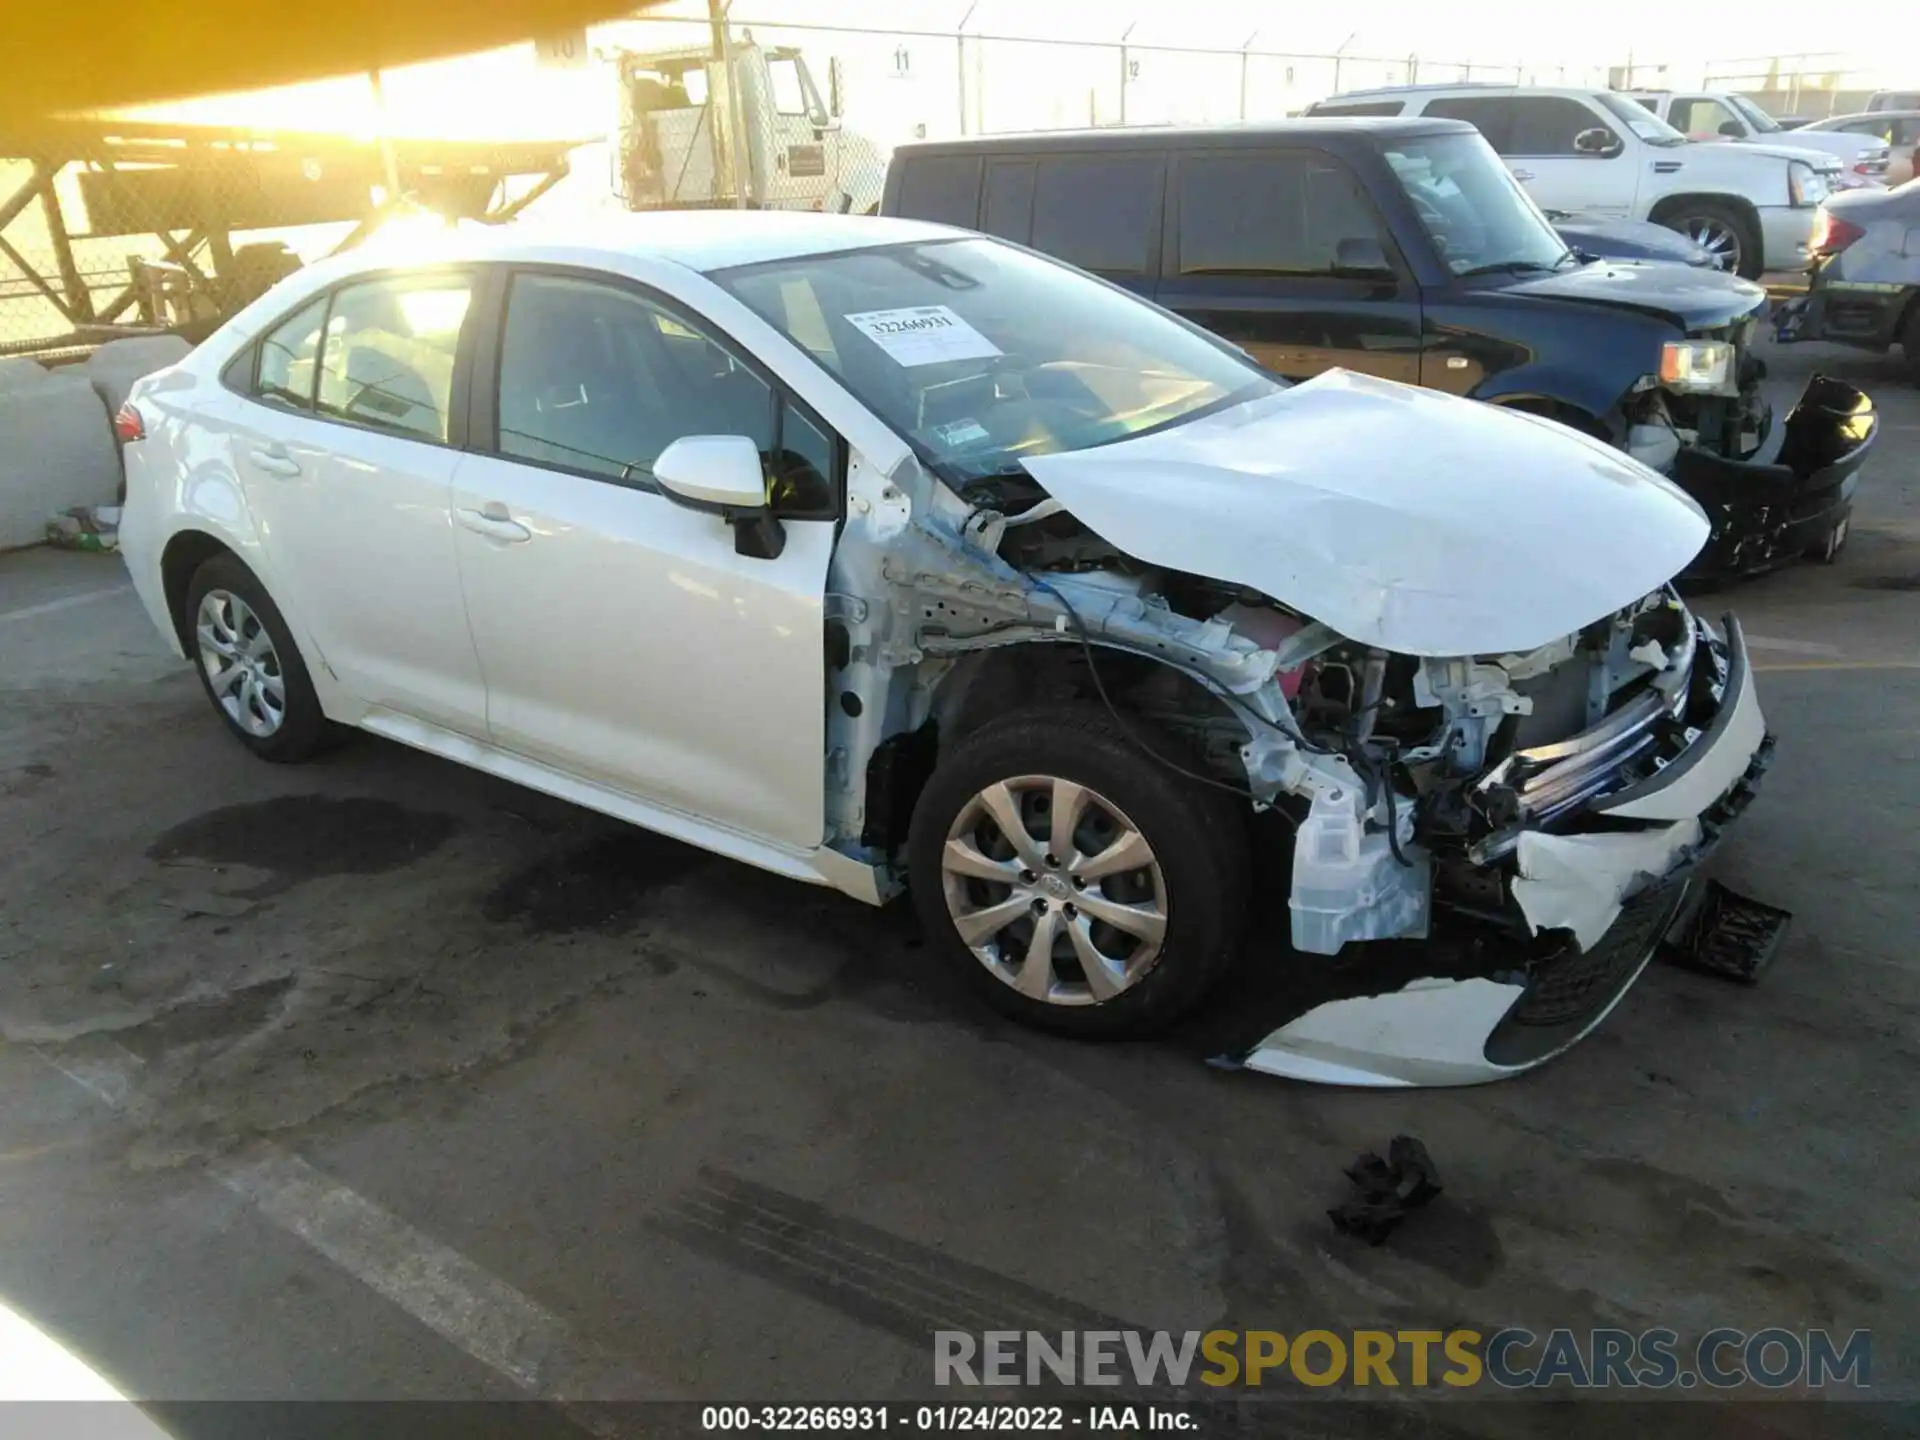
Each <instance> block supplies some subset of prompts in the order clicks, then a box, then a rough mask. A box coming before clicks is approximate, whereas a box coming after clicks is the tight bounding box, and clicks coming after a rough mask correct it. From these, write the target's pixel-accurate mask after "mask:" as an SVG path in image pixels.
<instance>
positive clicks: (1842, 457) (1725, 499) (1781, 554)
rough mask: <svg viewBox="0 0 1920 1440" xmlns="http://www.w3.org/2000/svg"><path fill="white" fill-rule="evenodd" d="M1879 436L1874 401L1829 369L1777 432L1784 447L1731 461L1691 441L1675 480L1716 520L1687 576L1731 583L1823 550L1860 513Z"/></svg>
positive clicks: (1810, 386)
mask: <svg viewBox="0 0 1920 1440" xmlns="http://www.w3.org/2000/svg"><path fill="white" fill-rule="evenodd" d="M1879 435H1880V417H1879V416H1878V415H1877V414H1875V412H1874V408H1873V402H1872V401H1871V400H1869V399H1868V398H1867V397H1866V395H1865V394H1863V393H1862V392H1861V391H1859V390H1856V389H1855V388H1854V387H1853V386H1851V385H1847V384H1843V383H1842V382H1840V381H1838V380H1834V379H1831V378H1829V377H1828V376H1825V375H1816V376H1814V377H1813V379H1812V380H1810V381H1809V382H1808V383H1807V388H1806V390H1805V392H1804V393H1803V394H1802V395H1801V396H1800V401H1799V403H1798V404H1797V405H1795V406H1794V407H1793V411H1792V413H1791V414H1789V415H1788V416H1787V419H1786V423H1785V424H1784V425H1782V426H1781V427H1780V430H1779V437H1778V438H1779V449H1778V450H1777V452H1775V453H1774V454H1772V455H1771V456H1770V457H1769V456H1768V454H1767V450H1768V447H1764V446H1763V447H1762V449H1761V450H1760V451H1759V452H1758V454H1757V455H1756V457H1755V458H1753V459H1748V460H1732V459H1729V458H1727V457H1726V456H1724V455H1714V454H1710V453H1709V452H1707V451H1705V450H1702V449H1700V448H1698V447H1697V446H1689V447H1687V448H1685V449H1683V450H1681V452H1680V455H1679V458H1678V459H1677V460H1676V461H1675V462H1674V468H1673V480H1674V483H1675V484H1677V485H1679V486H1680V488H1681V489H1683V490H1685V491H1686V492H1687V494H1689V495H1691V496H1692V497H1693V498H1694V499H1695V500H1696V501H1698V502H1699V503H1700V506H1701V508H1702V509H1704V510H1705V511H1706V512H1707V518H1708V519H1709V520H1711V521H1712V522H1713V533H1712V535H1711V536H1710V537H1709V538H1708V540H1707V545H1706V548H1705V549H1704V550H1702V551H1701V552H1700V554H1699V555H1698V556H1696V557H1695V559H1694V561H1693V563H1692V564H1691V565H1689V566H1688V567H1687V569H1686V572H1685V577H1684V578H1687V579H1693V580H1727V579H1733V578H1735V577H1738V576H1741V575H1751V574H1755V573H1757V572H1759V571H1762V570H1766V569H1770V568H1771V567H1773V566H1775V565H1778V564H1781V563H1782V562H1784V561H1788V560H1792V559H1795V558H1797V557H1798V556H1801V555H1805V554H1808V553H1809V552H1817V551H1820V550H1822V549H1823V547H1825V545H1826V542H1827V541H1828V540H1829V538H1830V537H1832V536H1834V535H1835V534H1836V533H1838V532H1840V531H1841V527H1842V526H1844V525H1845V524H1846V523H1847V519H1848V516H1849V514H1850V513H1851V511H1852V509H1853V492H1854V488H1855V485H1856V484H1857V482H1858V480H1859V475H1860V467H1861V466H1862V465H1863V464H1864V463H1865V462H1866V458H1867V456H1868V454H1870V453H1871V452H1872V450H1873V446H1874V442H1875V441H1876V440H1877V439H1878V438H1879Z"/></svg>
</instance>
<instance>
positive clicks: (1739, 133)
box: [1720, 120, 1747, 140]
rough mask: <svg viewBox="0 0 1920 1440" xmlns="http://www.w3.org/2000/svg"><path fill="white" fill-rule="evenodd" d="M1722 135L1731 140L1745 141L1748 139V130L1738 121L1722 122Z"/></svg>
mask: <svg viewBox="0 0 1920 1440" xmlns="http://www.w3.org/2000/svg"><path fill="white" fill-rule="evenodd" d="M1720 133H1721V134H1722V135H1723V136H1725V137H1726V138H1727V139H1729V140H1744V139H1746V138H1747V128H1746V126H1744V125H1742V124H1741V123H1740V122H1739V121H1738V120H1722V121H1721V122H1720Z"/></svg>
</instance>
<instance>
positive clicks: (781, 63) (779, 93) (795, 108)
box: [767, 59, 807, 115]
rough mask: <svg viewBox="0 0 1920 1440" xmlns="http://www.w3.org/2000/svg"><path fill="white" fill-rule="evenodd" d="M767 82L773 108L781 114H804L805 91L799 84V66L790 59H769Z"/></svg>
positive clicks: (805, 111) (805, 108)
mask: <svg viewBox="0 0 1920 1440" xmlns="http://www.w3.org/2000/svg"><path fill="white" fill-rule="evenodd" d="M767 82H768V85H769V86H770V87H771V88H772V90H773V108H774V109H775V110H776V111H778V112H779V113H780V114H782V115H805V114H806V113H807V92H806V90H805V88H804V87H803V86H802V85H801V84H800V67H799V66H798V65H796V64H794V62H793V61H792V60H791V59H787V60H769V61H768V62H767Z"/></svg>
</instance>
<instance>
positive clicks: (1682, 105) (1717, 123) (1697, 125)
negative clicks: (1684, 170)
mask: <svg viewBox="0 0 1920 1440" xmlns="http://www.w3.org/2000/svg"><path fill="white" fill-rule="evenodd" d="M1668 121H1669V123H1670V124H1672V126H1673V128H1674V129H1676V130H1678V131H1681V132H1682V133H1683V134H1685V135H1686V136H1687V137H1688V138H1689V139H1692V140H1718V139H1719V138H1721V137H1720V127H1721V126H1722V125H1725V124H1727V123H1728V122H1729V121H1732V122H1733V123H1735V124H1739V125H1740V133H1741V134H1742V135H1744V134H1746V133H1747V127H1746V126H1745V125H1744V124H1740V121H1739V119H1738V117H1737V116H1735V115H1734V113H1733V111H1731V110H1729V109H1728V108H1727V107H1726V106H1725V105H1724V104H1722V103H1721V102H1720V101H1718V100H1715V99H1712V98H1711V97H1709V96H1706V95H1682V96H1679V97H1677V98H1676V99H1675V100H1674V102H1673V109H1672V112H1671V113H1670V115H1669V116H1668Z"/></svg>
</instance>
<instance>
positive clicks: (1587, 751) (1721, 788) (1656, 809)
mask: <svg viewBox="0 0 1920 1440" xmlns="http://www.w3.org/2000/svg"><path fill="white" fill-rule="evenodd" d="M1726 632H1727V633H1726V638H1725V640H1724V641H1721V640H1719V639H1716V638H1715V637H1714V636H1713V635H1712V633H1711V632H1710V631H1708V630H1707V629H1706V628H1705V627H1704V626H1700V627H1698V630H1697V632H1696V634H1697V637H1698V646H1699V648H1698V655H1697V658H1696V660H1695V664H1694V669H1693V672H1692V674H1691V676H1690V677H1689V682H1688V684H1689V693H1688V694H1687V695H1685V696H1682V697H1679V698H1680V700H1682V701H1684V704H1683V705H1682V704H1673V705H1669V704H1667V703H1666V702H1665V701H1663V700H1661V701H1656V703H1655V708H1656V709H1658V710H1660V711H1663V712H1665V713H1662V714H1659V715H1650V716H1644V717H1643V716H1641V715H1639V714H1637V713H1630V714H1629V713H1628V712H1629V710H1630V707H1623V709H1622V711H1620V712H1616V713H1615V714H1614V715H1612V716H1609V717H1608V718H1607V720H1605V721H1603V722H1601V724H1599V725H1597V726H1595V727H1593V728H1592V729H1591V730H1589V731H1587V732H1585V733H1583V734H1581V735H1576V736H1574V737H1571V738H1570V739H1569V740H1567V741H1563V742H1559V743H1558V744H1556V745H1551V746H1543V747H1540V748H1539V749H1538V750H1536V751H1534V752H1523V753H1522V754H1521V755H1519V756H1516V757H1515V759H1516V761H1518V762H1520V763H1519V764H1518V765H1510V766H1506V767H1502V770H1501V771H1500V772H1496V773H1497V774H1499V776H1500V779H1501V783H1502V784H1503V785H1504V786H1506V787H1507V788H1508V789H1509V791H1510V792H1511V794H1512V796H1513V797H1514V799H1515V800H1516V802H1517V804H1518V807H1519V813H1520V815H1521V816H1522V819H1521V821H1520V822H1519V823H1518V824H1517V825H1515V826H1514V827H1511V828H1510V829H1509V831H1508V832H1507V833H1505V834H1502V835H1500V836H1497V837H1493V838H1492V840H1491V843H1489V842H1485V841H1483V842H1482V846H1481V847H1480V853H1481V856H1482V862H1481V864H1480V866H1479V868H1480V869H1481V870H1482V871H1483V872H1484V874H1485V878H1492V877H1493V876H1494V875H1495V874H1497V876H1498V879H1499V882H1500V885H1501V887H1502V888H1503V890H1504V892H1505V896H1506V900H1505V906H1504V909H1505V912H1506V913H1505V918H1506V920H1507V921H1508V922H1509V923H1510V925H1511V930H1510V932H1509V933H1508V934H1507V935H1505V936H1496V937H1492V938H1491V939H1490V938H1489V937H1485V936H1477V937H1475V940H1474V943H1473V944H1472V945H1471V946H1469V947H1466V949H1465V950H1464V951H1463V952H1462V953H1463V955H1464V958H1462V959H1455V960H1452V961H1447V962H1444V963H1445V966H1446V968H1445V973H1441V974H1433V973H1427V974H1413V975H1411V976H1409V975H1407V974H1406V973H1405V967H1404V962H1402V963H1401V964H1400V965H1399V966H1397V967H1395V966H1393V965H1392V962H1389V966H1388V967H1387V968H1388V969H1394V968H1397V969H1398V973H1397V974H1388V973H1386V970H1385V969H1374V968H1372V967H1369V966H1368V965H1366V964H1364V963H1363V964H1361V965H1358V966H1355V967H1353V968H1352V969H1351V970H1350V971H1348V972H1347V974H1346V978H1345V981H1344V987H1345V990H1346V992H1347V993H1343V994H1336V995H1334V996H1333V997H1332V998H1326V999H1322V1000H1320V1001H1319V1002H1318V1003H1316V1004H1314V1005H1312V1006H1311V1008H1308V1009H1307V1010H1305V1012H1304V1013H1302V1014H1300V1015H1298V1016H1297V1017H1296V1018H1294V1019H1292V1020H1289V1021H1288V1022H1287V1023H1285V1024H1283V1025H1281V1026H1280V1027H1279V1028H1278V1029H1275V1030H1273V1031H1272V1032H1271V1033H1269V1034H1267V1035H1266V1036H1265V1038H1263V1039H1261V1040H1260V1041H1259V1042H1258V1043H1257V1044H1254V1045H1252V1046H1250V1047H1248V1048H1247V1049H1246V1050H1245V1051H1244V1052H1243V1053H1242V1054H1240V1055H1238V1056H1236V1057H1233V1058H1234V1059H1235V1060H1237V1062H1238V1063H1239V1064H1241V1065H1244V1066H1246V1067H1247V1068H1249V1069H1254V1070H1262V1071H1265V1072H1267V1073H1269V1074H1274V1075H1284V1076H1288V1077H1291V1078H1294V1079H1300V1080H1312V1081H1318V1082H1321V1083H1331V1084H1346V1085H1369V1086H1421V1085H1470V1084H1478V1083H1482V1082H1485V1081H1490V1080H1498V1079H1501V1078H1504V1077H1506V1076H1509V1075H1514V1074H1518V1073H1520V1072H1522V1071H1525V1070H1529V1069H1532V1068H1533V1067H1534V1066H1536V1065H1539V1064H1542V1063H1544V1062H1545V1061H1547V1060H1549V1059H1551V1058H1553V1056H1555V1055H1557V1054H1559V1053H1560V1052H1561V1051H1563V1050H1565V1049H1567V1048H1568V1047H1569V1046H1571V1045H1573V1044H1574V1043H1575V1042H1576V1041H1578V1040H1579V1039H1580V1038H1581V1037H1582V1036H1584V1035H1586V1034H1587V1033H1588V1032H1589V1031H1591V1030H1592V1029H1593V1028H1594V1027H1595V1026H1597V1025H1598V1024H1599V1023H1600V1022H1601V1021H1602V1020H1603V1019H1605V1017H1606V1015H1607V1013H1608V1011H1610V1010H1611V1009H1612V1008H1613V1006H1614V1005H1615V1004H1616V1003H1618V1001H1619V999H1620V997H1621V996H1622V995H1624V994H1625V993H1626V991H1627V988H1628V987H1629V986H1630V985H1632V983H1633V981H1634V980H1635V979H1636V978H1637V977H1638V976H1639V974H1640V972H1641V970H1642V969H1644V967H1645V966H1646V964H1647V962H1648V961H1649V960H1650V959H1651V958H1652V956H1653V954H1654V951H1655V950H1656V948H1657V947H1658V946H1659V944H1660V942H1661V940H1662V938H1663V937H1665V936H1666V935H1667V934H1668V933H1669V932H1670V931H1674V930H1676V929H1678V928H1680V927H1681V926H1682V925H1683V924H1684V921H1685V919H1686V918H1687V916H1688V913H1689V905H1690V900H1691V898H1692V895H1691V891H1692V888H1693V887H1692V883H1691V882H1692V879H1693V876H1694V872H1695V870H1696V869H1697V867H1698V866H1699V865H1700V863H1701V862H1702V861H1703V860H1704V859H1705V858H1706V857H1707V856H1708V855H1709V854H1710V853H1711V852H1712V850H1713V849H1714V847H1715V846H1716V845H1717V843H1718V842H1719V840H1720V838H1721V836H1722V834H1723V833H1724V832H1725V830H1726V827H1727V826H1728V825H1729V824H1730V823H1731V822H1732V820H1733V819H1734V818H1735V817H1736V816H1738V815H1739V813H1740V812H1741V811H1742V810H1744V809H1745V808H1746V805H1747V804H1748V802H1749V801H1750V800H1751V799H1752V798H1753V794H1754V789H1755V786H1756V784H1757V782H1758V781H1759V778H1760V776H1761V774H1762V773H1763V772H1764V771H1765V769H1766V767H1767V764H1768V762H1769V760H1770V759H1771V755H1772V739H1771V737H1770V736H1769V735H1768V734H1767V731H1766V722H1765V720H1764V718H1763V717H1762V715H1761V713H1760V704H1759V699H1758V696H1757V695H1756V694H1755V691H1754V685H1753V678H1752V668H1751V665H1750V664H1749V661H1748V658H1747V651H1746V643H1745V640H1744V639H1743V637H1742V635H1741V632H1740V626H1739V623H1738V622H1737V621H1736V620H1734V619H1733V618H1732V617H1731V616H1729V617H1728V618H1727V621H1726ZM1649 693H1651V692H1649ZM1622 714H1628V719H1627V720H1626V721H1625V722H1623V721H1622V720H1621V718H1620V717H1621V715H1622ZM1663 735H1664V736H1666V737H1668V738H1669V739H1671V738H1672V737H1673V736H1675V735H1677V736H1678V743H1679V744H1680V748H1679V749H1678V750H1677V751H1676V752H1674V753H1671V754H1670V755H1666V756H1658V755H1657V754H1656V752H1655V750H1653V749H1649V748H1648V747H1649V746H1656V747H1657V746H1658V745H1659V744H1660V743H1661V738H1660V737H1662V736H1663ZM1650 759H1651V760H1652V763H1653V764H1654V765H1655V766H1657V768H1653V769H1651V771H1650V772H1649V770H1648V762H1649V760H1650ZM1636 777H1638V778H1636Z"/></svg>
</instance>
